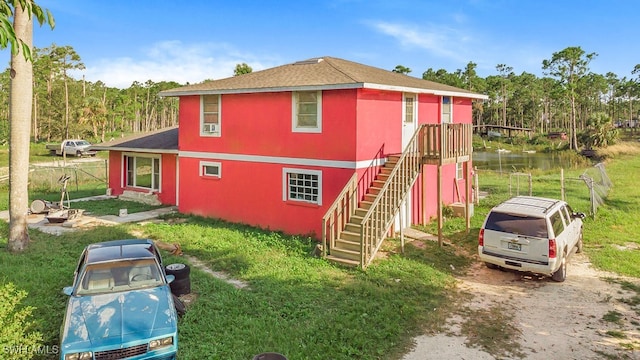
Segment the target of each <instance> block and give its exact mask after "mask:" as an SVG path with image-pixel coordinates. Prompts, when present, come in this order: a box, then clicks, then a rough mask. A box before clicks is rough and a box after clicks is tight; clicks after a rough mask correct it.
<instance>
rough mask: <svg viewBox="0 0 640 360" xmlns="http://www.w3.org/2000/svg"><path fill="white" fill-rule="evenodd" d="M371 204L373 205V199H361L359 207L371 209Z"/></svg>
mask: <svg viewBox="0 0 640 360" xmlns="http://www.w3.org/2000/svg"><path fill="white" fill-rule="evenodd" d="M371 205H373V201H368V200H362V201H361V202H360V208H361V209H367V210H369V209H371Z"/></svg>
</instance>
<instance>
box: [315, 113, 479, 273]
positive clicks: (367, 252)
mask: <svg viewBox="0 0 640 360" xmlns="http://www.w3.org/2000/svg"><path fill="white" fill-rule="evenodd" d="M471 133H472V127H471V124H423V125H421V126H420V127H419V128H418V129H417V130H416V132H415V133H414V135H413V137H412V138H411V140H410V142H409V144H408V145H407V146H406V147H405V149H404V152H403V153H402V154H399V155H395V156H394V155H392V156H389V157H388V160H387V162H386V163H385V165H384V166H383V167H382V168H381V169H380V172H379V173H378V171H377V167H378V166H379V162H378V160H379V158H376V159H374V161H373V162H372V164H371V165H370V166H369V168H368V169H367V174H369V173H371V172H375V173H376V175H375V178H374V179H373V181H372V183H371V184H370V186H367V187H364V188H363V187H362V186H360V185H359V184H358V179H357V173H355V174H354V175H353V176H352V178H351V179H350V180H349V181H348V183H347V185H346V186H345V187H344V189H343V190H342V192H341V193H340V194H339V196H338V197H337V198H336V200H335V201H334V203H333V204H332V205H331V206H330V207H329V209H328V211H327V213H326V214H325V216H324V217H323V218H322V243H323V256H325V257H326V258H328V259H330V260H331V261H334V262H337V263H341V264H344V265H349V266H360V267H361V268H366V267H367V266H368V265H369V264H370V263H371V261H372V260H373V259H374V257H375V254H376V253H377V252H378V250H379V249H380V246H381V244H382V242H383V240H384V238H385V236H386V235H387V233H388V232H389V229H390V228H391V225H392V224H393V222H394V219H395V217H396V215H397V214H398V212H399V210H400V206H401V204H402V202H403V201H404V200H405V198H406V196H407V194H408V192H409V190H410V189H411V187H412V186H413V184H414V183H415V181H416V180H417V178H418V175H419V174H420V171H421V169H422V166H423V164H434V165H443V164H447V163H452V162H461V161H468V160H469V159H470V156H471V152H472V151H473V150H472V147H471ZM380 155H381V154H378V156H380ZM371 178H372V176H371V175H368V176H367V182H369V181H370V180H369V179H371ZM359 188H360V190H359ZM366 188H368V189H367V193H366V194H364V196H361V195H360V192H363V191H364V189H366Z"/></svg>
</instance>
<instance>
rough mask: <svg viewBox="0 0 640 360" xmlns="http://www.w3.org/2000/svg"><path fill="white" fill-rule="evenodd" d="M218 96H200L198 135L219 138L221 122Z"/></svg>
mask: <svg viewBox="0 0 640 360" xmlns="http://www.w3.org/2000/svg"><path fill="white" fill-rule="evenodd" d="M221 115H222V102H221V97H220V95H202V96H200V135H201V136H220V130H221V120H222V116H221Z"/></svg>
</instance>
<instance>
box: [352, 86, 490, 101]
mask: <svg viewBox="0 0 640 360" xmlns="http://www.w3.org/2000/svg"><path fill="white" fill-rule="evenodd" d="M364 87H365V88H367V89H377V90H389V91H401V92H410V93H416V94H433V95H438V96H453V97H466V98H471V99H480V100H487V99H489V97H488V96H487V95H483V94H475V93H468V92H460V91H448V90H435V89H425V88H416V87H408V86H396V85H383V84H370V83H365V84H364Z"/></svg>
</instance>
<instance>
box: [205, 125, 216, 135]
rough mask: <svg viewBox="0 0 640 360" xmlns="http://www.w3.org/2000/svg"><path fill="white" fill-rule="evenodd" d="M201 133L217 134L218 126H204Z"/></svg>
mask: <svg viewBox="0 0 640 360" xmlns="http://www.w3.org/2000/svg"><path fill="white" fill-rule="evenodd" d="M203 131H204V132H206V133H217V132H218V124H204V128H203Z"/></svg>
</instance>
